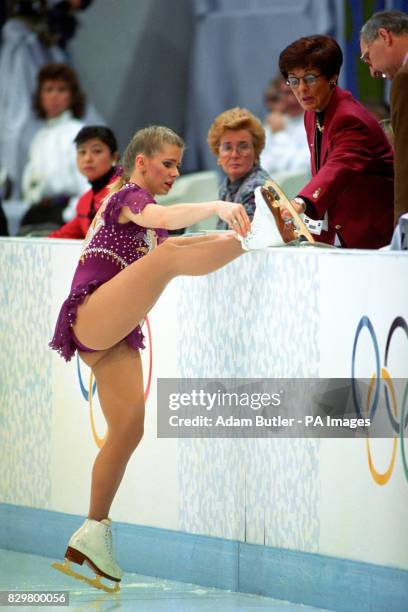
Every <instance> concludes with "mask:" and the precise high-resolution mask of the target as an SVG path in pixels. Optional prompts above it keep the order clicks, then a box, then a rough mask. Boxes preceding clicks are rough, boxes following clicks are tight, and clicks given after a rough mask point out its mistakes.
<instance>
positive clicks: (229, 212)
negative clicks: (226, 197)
mask: <svg viewBox="0 0 408 612" xmlns="http://www.w3.org/2000/svg"><path fill="white" fill-rule="evenodd" d="M217 215H218V216H219V218H220V219H222V220H223V221H225V222H226V223H228V225H229V227H230V228H231V229H232V230H234V231H235V232H237V234H240V235H241V236H246V235H247V233H248V232H249V230H250V229H251V222H250V220H249V217H248V215H247V212H246V210H245V208H244V207H243V206H242V204H234V203H232V202H223V201H220V202H218V209H217Z"/></svg>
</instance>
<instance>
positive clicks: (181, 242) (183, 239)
mask: <svg viewBox="0 0 408 612" xmlns="http://www.w3.org/2000/svg"><path fill="white" fill-rule="evenodd" d="M226 235H227V233H226V232H225V233H224V234H221V233H220V232H219V233H214V234H198V235H197V236H171V238H168V239H167V240H168V241H169V240H170V241H171V242H173V243H174V244H176V245H178V246H187V245H191V244H197V243H198V242H211V241H212V240H217V239H218V238H220V237H221V236H226ZM229 235H231V234H229Z"/></svg>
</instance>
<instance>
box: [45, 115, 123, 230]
mask: <svg viewBox="0 0 408 612" xmlns="http://www.w3.org/2000/svg"><path fill="white" fill-rule="evenodd" d="M74 142H75V144H76V149H77V166H78V170H79V171H80V172H81V174H83V175H84V176H85V177H86V178H87V179H88V181H89V182H90V183H91V189H89V190H88V191H87V192H86V193H84V194H83V195H82V196H81V197H80V198H79V200H78V204H77V207H76V215H75V217H74V218H73V219H71V221H68V223H66V224H65V225H63V226H62V227H61V228H60V229H57V230H55V231H54V232H52V233H51V234H50V235H49V237H50V238H79V239H82V238H85V236H86V234H87V232H88V229H89V226H90V224H91V222H92V221H93V219H94V217H95V215H96V213H97V211H98V210H99V207H100V205H101V204H102V201H103V200H104V199H105V198H106V196H107V195H108V193H109V191H108V186H109V184H110V182H111V181H112V180H113V179H116V163H117V161H118V157H119V154H118V143H117V141H116V138H115V134H114V133H113V132H112V130H110V129H109V128H107V127H104V126H100V125H89V126H86V127H84V128H82V130H80V131H79V132H78V134H77V135H76V137H75V140H74Z"/></svg>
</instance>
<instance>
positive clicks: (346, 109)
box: [279, 35, 394, 249]
mask: <svg viewBox="0 0 408 612" xmlns="http://www.w3.org/2000/svg"><path fill="white" fill-rule="evenodd" d="M342 62H343V54H342V52H341V49H340V47H339V45H338V44H337V42H336V41H335V40H334V39H333V38H330V37H329V36H317V35H316V36H307V37H304V38H300V39H299V40H296V41H295V42H294V43H292V44H291V45H289V46H288V47H286V49H284V50H283V51H282V53H281V54H280V57H279V68H280V71H281V73H282V75H283V76H284V78H285V79H286V82H287V84H288V85H289V87H290V88H291V89H292V91H293V93H294V94H295V96H296V98H297V100H298V101H299V103H300V105H301V106H302V107H303V109H304V110H305V111H306V112H305V128H306V135H307V140H308V144H309V148H310V154H311V169H312V179H311V181H309V183H307V185H305V186H304V188H303V189H302V190H301V191H300V193H299V195H298V196H297V198H295V199H294V200H293V204H294V206H295V208H296V210H297V211H299V212H305V213H306V215H307V217H309V219H306V220H307V223H308V225H309V229H310V230H311V231H312V232H313V233H315V234H317V235H318V236H317V240H319V241H321V242H326V243H328V244H336V245H337V246H343V247H348V248H362V249H377V248H380V247H382V246H385V245H386V244H389V242H390V240H391V236H392V231H393V185H394V170H393V155H392V149H391V146H390V144H389V142H388V140H387V137H386V136H385V134H384V132H383V130H382V128H381V127H380V125H379V124H378V122H377V121H376V119H375V118H374V117H373V116H372V115H371V114H370V113H369V112H368V111H367V110H366V109H365V108H364V107H363V106H362V105H361V104H360V103H359V102H358V101H357V100H356V99H355V98H353V96H352V95H351V94H350V93H349V92H348V91H344V90H343V89H340V88H339V87H338V86H337V80H338V76H339V73H340V68H341V65H342Z"/></svg>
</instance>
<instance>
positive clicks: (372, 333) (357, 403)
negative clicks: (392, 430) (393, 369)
mask: <svg viewBox="0 0 408 612" xmlns="http://www.w3.org/2000/svg"><path fill="white" fill-rule="evenodd" d="M364 327H366V328H367V329H368V331H369V333H370V336H371V339H372V341H373V345H374V351H375V364H376V368H377V372H376V374H377V377H376V385H375V393H374V399H373V403H372V406H371V408H370V412H369V415H368V417H369V419H370V420H371V421H373V419H374V415H375V411H376V409H377V405H378V398H379V396H380V374H381V372H380V352H379V350H378V343H377V338H376V335H375V331H374V328H373V325H372V323H371V321H370V319H369V318H368V317H367V316H366V315H364V316H363V317H361V319H360V321H359V323H358V325H357V330H356V335H355V337H354V344H353V353H352V356H351V389H352V392H353V401H354V408H355V411H356V413H357V415H358V417H359V418H361V419H362V418H364V417H363V413H362V411H361V408H360V404H361V401H360V397H359V392H358V389H357V386H356V381H355V366H356V350H357V342H358V338H359V336H360V333H361V331H362V329H364Z"/></svg>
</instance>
